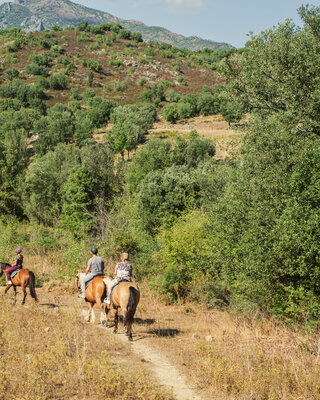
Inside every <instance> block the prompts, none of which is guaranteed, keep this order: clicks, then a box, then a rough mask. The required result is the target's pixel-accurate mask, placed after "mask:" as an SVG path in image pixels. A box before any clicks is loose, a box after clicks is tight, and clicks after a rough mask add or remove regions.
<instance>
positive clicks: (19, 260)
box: [6, 247, 23, 285]
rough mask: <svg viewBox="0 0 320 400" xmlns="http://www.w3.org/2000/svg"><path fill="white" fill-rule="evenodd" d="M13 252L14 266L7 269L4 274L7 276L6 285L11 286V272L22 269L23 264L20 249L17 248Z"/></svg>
mask: <svg viewBox="0 0 320 400" xmlns="http://www.w3.org/2000/svg"><path fill="white" fill-rule="evenodd" d="M15 252H16V259H15V265H13V266H12V267H11V268H9V269H8V270H7V271H6V274H7V285H12V282H11V274H12V272H14V271H16V270H17V269H20V268H22V264H23V255H22V254H21V253H22V250H21V248H20V247H17V248H16V250H15Z"/></svg>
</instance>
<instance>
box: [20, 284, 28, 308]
mask: <svg viewBox="0 0 320 400" xmlns="http://www.w3.org/2000/svg"><path fill="white" fill-rule="evenodd" d="M21 289H22V291H23V299H22V303H21V304H22V305H24V304H25V302H26V297H27V291H26V287H25V286H24V285H23V286H21Z"/></svg>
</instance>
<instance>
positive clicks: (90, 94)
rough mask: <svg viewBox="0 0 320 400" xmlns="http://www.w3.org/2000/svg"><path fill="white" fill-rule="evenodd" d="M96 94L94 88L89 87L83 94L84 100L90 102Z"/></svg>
mask: <svg viewBox="0 0 320 400" xmlns="http://www.w3.org/2000/svg"><path fill="white" fill-rule="evenodd" d="M95 95H96V93H95V91H94V90H93V89H89V88H87V89H86V90H85V91H84V92H83V94H82V98H83V101H84V102H85V103H88V102H89V101H90V99H92V98H93V97H94V96H95Z"/></svg>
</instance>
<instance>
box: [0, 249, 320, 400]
mask: <svg viewBox="0 0 320 400" xmlns="http://www.w3.org/2000/svg"><path fill="white" fill-rule="evenodd" d="M56 257H58V255H55V256H53V259H51V258H50V257H48V258H47V259H46V258H41V259H40V258H38V257H36V256H30V257H27V256H26V260H28V265H31V264H32V265H34V266H35V271H36V278H37V279H38V280H39V278H41V275H42V274H50V271H52V270H53V268H55V267H54V265H57V264H55V263H52V262H53V261H54V260H57V258H56ZM109 267H110V268H111V264H110V266H109ZM38 291H40V293H39V298H40V305H39V306H33V305H32V303H31V299H30V297H28V302H29V303H27V304H28V306H27V307H26V308H23V307H21V306H17V307H15V308H14V311H15V312H16V313H17V320H15V319H14V318H13V314H12V309H11V303H10V300H9V299H10V297H11V295H12V294H11V295H10V292H9V294H8V295H7V296H9V297H7V298H5V300H3V299H0V310H1V311H0V318H1V322H2V323H1V326H0V341H1V344H2V346H1V350H0V352H1V358H0V368H1V371H5V372H4V375H3V377H2V380H1V383H0V399H1V400H2V399H5V398H6V399H7V398H10V396H9V397H8V396H3V395H2V393H5V392H3V391H4V390H5V391H6V392H7V393H11V398H14V399H19V400H29V399H37V398H39V399H47V398H48V399H49V398H50V399H51V398H58V399H60V398H61V399H62V398H68V399H69V398H74V399H82V398H85V397H81V396H82V395H84V393H86V396H87V397H86V398H89V399H91V398H92V399H95V398H96V397H97V396H98V392H99V393H106V392H108V393H115V392H112V390H116V391H117V396H119V397H106V396H105V397H104V398H119V399H122V398H123V399H125V398H128V399H129V398H130V399H131V398H134V399H152V398H155V399H162V398H163V399H166V398H170V397H165V396H166V395H164V394H158V389H156V387H155V386H152V385H151V389H150V387H149V386H145V375H144V373H138V375H135V374H133V375H134V377H132V375H130V379H129V378H128V380H127V381H126V384H125V387H126V388H127V389H128V391H129V392H130V393H131V395H132V393H135V396H137V397H125V395H122V394H121V395H120V394H119V393H126V392H121V390H125V389H124V386H123V385H122V386H121V385H119V383H117V382H118V381H121V379H122V378H121V377H122V376H123V374H124V375H125V373H124V372H123V369H122V368H123V365H129V364H130V365H134V367H135V368H134V369H135V371H137V370H140V369H141V365H142V364H141V360H136V359H135V358H134V355H133V354H132V352H130V350H129V349H128V348H126V347H125V346H124V345H123V344H119V343H117V344H116V342H115V341H114V339H113V338H112V337H110V334H108V335H106V333H105V332H104V331H103V330H97V329H96V327H95V326H90V325H86V324H83V322H82V321H81V320H80V319H79V314H80V306H79V304H78V303H77V299H76V297H75V295H73V296H70V293H72V292H73V291H74V289H73V281H72V280H70V279H69V280H67V279H66V280H65V281H64V282H59V281H53V280H51V281H49V282H48V283H47V284H46V287H45V288H43V289H41V290H39V289H38ZM141 291H142V298H141V303H140V304H139V306H138V310H137V314H136V321H135V323H134V327H133V329H134V339H135V340H139V343H145V344H146V345H148V346H151V347H152V348H154V349H155V350H156V351H158V352H159V353H160V354H163V355H165V356H167V358H168V359H169V360H170V361H171V363H173V364H174V365H176V367H177V369H178V370H180V372H181V374H185V375H187V376H189V378H190V383H191V384H192V385H196V386H197V387H198V389H199V391H200V392H201V393H202V397H201V398H202V399H203V400H205V399H215V400H233V399H234V400H248V399H254V400H298V399H299V400H300V399H303V400H316V399H319V398H320V337H319V333H317V334H316V333H313V334H306V333H303V332H302V331H301V330H300V329H299V327H296V328H292V327H291V328H290V327H287V326H285V325H283V324H281V323H280V322H279V321H276V320H272V319H268V318H265V317H261V316H259V315H255V316H251V315H248V316H246V317H245V316H242V317H239V316H236V315H232V314H230V313H228V312H223V311H218V310H207V309H206V308H204V307H200V306H197V305H195V304H184V305H166V304H164V303H163V302H162V301H161V300H160V299H159V298H158V297H157V296H156V295H155V294H154V293H152V292H151V291H150V290H149V289H148V286H147V284H146V285H144V284H143V285H141ZM50 296H51V297H50ZM59 299H61V302H60V300H59ZM18 301H20V298H18ZM51 302H53V303H55V304H56V305H57V304H58V307H55V308H46V306H44V304H46V303H51ZM60 303H61V304H60ZM59 304H60V306H59ZM46 328H49V330H48V331H46ZM194 333H196V334H197V335H199V338H193V337H192V335H193V334H194ZM209 335H210V336H212V338H211V339H212V340H211V341H206V339H205V338H206V336H209ZM119 352H120V353H119ZM21 354H22V356H21ZM119 358H120V359H121V360H120V361H119ZM21 360H22V361H21ZM106 360H107V361H106ZM119 365H120V366H121V368H120V369H119V368H118V366H119ZM144 365H145V367H148V366H147V365H146V363H144ZM5 366H6V368H5ZM37 368H39V371H40V372H37ZM86 368H89V370H90V368H91V369H92V371H93V369H94V370H95V371H99V373H98V374H97V376H98V377H95V376H94V373H93V372H90V373H91V375H90V379H92V380H93V381H94V385H96V388H95V389H90V390H92V391H91V392H85V390H87V389H86V387H87V385H88V380H87V378H86V377H83V376H82V375H81V374H80V375H79V373H78V371H79V370H83V369H86ZM11 371H15V372H14V374H12V372H11ZM20 375H21V376H24V377H25V379H26V380H27V384H26V389H25V391H24V392H23V393H24V394H23V395H21V396H20V395H18V393H19V392H18V390H19V389H17V386H16V382H17V379H18V378H19V376H20ZM110 376H112V377H115V382H114V381H112V382H110V381H109V377H110ZM11 377H12V378H11ZM64 377H66V378H64ZM38 382H44V384H43V385H44V386H43V385H42V383H41V385H40V386H41V387H40V386H39V388H37V387H36V388H34V385H36V384H37V383H38ZM108 382H109V383H108ZM106 385H110V386H106ZM114 385H115V386H114ZM43 387H44V388H45V390H46V391H47V392H48V393H49V394H48V397H41V396H43V393H44V391H43V390H44V389H43ZM70 387H72V388H73V389H72V390H76V392H72V393H73V394H72V393H71V389H69V388H70ZM114 387H116V389H114ZM74 388H79V392H77V390H78V389H74ZM68 390H69V392H68ZM32 391H33V392H34V393H36V396H38V397H36V396H33V397H32V395H31V393H33V392H32ZM146 392H147V393H148V394H147V395H146V394H145V393H146ZM66 393H67V394H66ZM88 393H89V394H88ZM141 393H144V394H141ZM150 393H151V394H150ZM151 395H152V396H154V397H152V396H151ZM1 396H2V397H1ZM19 396H20V397H19ZM28 396H29V397H28ZM50 396H52V397H50ZM65 396H67V397H65ZM68 396H69V397H68ZM72 396H73V397H72ZM77 396H78V397H77ZM88 396H89V397H88ZM110 396H111V395H110ZM121 396H123V397H121ZM128 396H129V394H128ZM138 396H140V397H138ZM143 396H145V397H143ZM146 396H149V397H146ZM150 396H151V397H150ZM161 396H162V397H161Z"/></svg>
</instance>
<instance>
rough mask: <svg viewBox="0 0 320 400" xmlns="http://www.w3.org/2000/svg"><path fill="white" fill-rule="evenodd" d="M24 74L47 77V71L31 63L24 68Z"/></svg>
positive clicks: (45, 68) (43, 67)
mask: <svg viewBox="0 0 320 400" xmlns="http://www.w3.org/2000/svg"><path fill="white" fill-rule="evenodd" d="M26 73H27V74H30V75H41V76H48V74H49V70H48V68H47V67H45V66H43V65H39V64H35V63H32V64H29V65H27V66H26Z"/></svg>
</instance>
